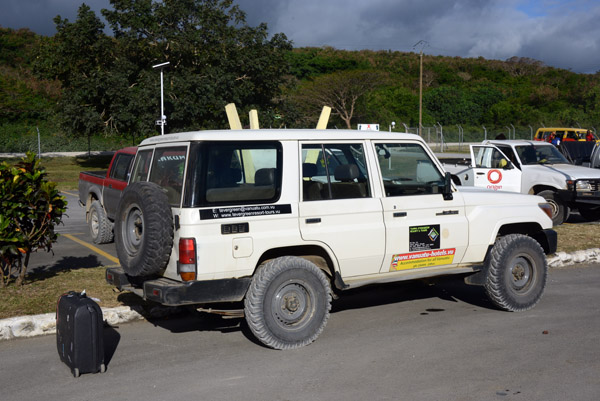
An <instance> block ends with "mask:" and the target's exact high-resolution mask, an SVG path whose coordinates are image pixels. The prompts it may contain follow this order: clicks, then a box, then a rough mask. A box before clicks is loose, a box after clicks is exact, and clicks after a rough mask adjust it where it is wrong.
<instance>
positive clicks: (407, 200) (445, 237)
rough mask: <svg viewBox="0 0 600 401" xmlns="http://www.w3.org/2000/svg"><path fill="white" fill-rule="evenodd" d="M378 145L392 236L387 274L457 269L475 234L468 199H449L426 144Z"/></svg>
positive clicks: (387, 252)
mask: <svg viewBox="0 0 600 401" xmlns="http://www.w3.org/2000/svg"><path fill="white" fill-rule="evenodd" d="M373 146H374V147H375V151H376V154H377V155H378V156H377V157H378V162H379V163H378V164H379V169H380V174H381V182H380V185H381V187H382V190H383V196H382V198H381V202H382V205H383V218H384V223H385V233H386V236H385V258H384V260H383V263H382V265H381V268H380V271H381V273H386V272H394V271H406V272H407V273H409V274H412V272H414V271H415V270H421V269H439V268H445V267H448V268H453V267H454V266H455V265H456V264H458V263H459V262H460V261H461V259H462V258H463V256H464V253H465V251H466V248H467V244H468V236H469V230H468V222H467V218H466V216H465V207H464V201H463V198H462V195H461V194H460V192H454V193H453V194H452V195H453V196H452V198H451V199H450V197H445V196H444V193H443V192H444V189H443V188H444V184H445V180H444V175H443V174H442V172H441V170H440V169H439V168H438V166H437V165H436V163H434V161H433V158H432V156H431V155H430V153H429V152H428V151H427V150H426V149H425V147H424V146H423V145H422V144H421V143H418V142H391V141H381V142H379V141H377V142H375V143H374V144H373ZM445 198H446V199H445Z"/></svg>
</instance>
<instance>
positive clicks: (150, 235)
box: [114, 182, 173, 276]
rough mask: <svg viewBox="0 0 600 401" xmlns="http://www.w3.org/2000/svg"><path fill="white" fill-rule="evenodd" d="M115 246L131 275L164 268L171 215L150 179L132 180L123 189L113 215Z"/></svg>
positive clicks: (160, 191)
mask: <svg viewBox="0 0 600 401" xmlns="http://www.w3.org/2000/svg"><path fill="white" fill-rule="evenodd" d="M114 233H115V245H116V247H117V255H118V257H119V262H120V263H121V267H122V268H123V270H124V271H125V273H127V274H128V275H130V276H150V275H154V274H157V273H159V272H160V271H161V270H163V269H164V268H165V267H166V265H167V263H168V261H169V257H170V255H171V249H172V247H173V215H172V213H171V207H170V206H169V200H168V198H167V194H166V193H165V191H164V190H163V189H162V188H161V187H160V186H159V185H157V184H155V183H152V182H135V183H133V184H131V185H129V186H127V188H125V191H123V195H122V196H121V200H120V201H119V206H118V207H117V214H116V216H115V226H114Z"/></svg>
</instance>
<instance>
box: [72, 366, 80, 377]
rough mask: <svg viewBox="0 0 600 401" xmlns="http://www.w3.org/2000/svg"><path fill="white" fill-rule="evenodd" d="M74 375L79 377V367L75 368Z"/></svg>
mask: <svg viewBox="0 0 600 401" xmlns="http://www.w3.org/2000/svg"><path fill="white" fill-rule="evenodd" d="M73 376H74V377H79V369H77V368H75V369H73Z"/></svg>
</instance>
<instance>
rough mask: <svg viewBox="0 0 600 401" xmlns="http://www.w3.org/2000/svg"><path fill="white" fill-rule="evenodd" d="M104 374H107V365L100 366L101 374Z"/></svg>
mask: <svg viewBox="0 0 600 401" xmlns="http://www.w3.org/2000/svg"><path fill="white" fill-rule="evenodd" d="M104 372H106V365H105V364H102V365H100V373H104Z"/></svg>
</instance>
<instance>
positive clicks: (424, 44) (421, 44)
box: [413, 40, 427, 137]
mask: <svg viewBox="0 0 600 401" xmlns="http://www.w3.org/2000/svg"><path fill="white" fill-rule="evenodd" d="M417 46H420V47H421V49H420V51H419V131H418V133H419V136H420V137H422V136H423V135H422V132H421V129H422V128H421V127H422V126H423V49H424V48H425V46H427V42H425V41H424V40H419V41H418V42H417V43H415V45H414V46H413V49H415V48H416V47H417Z"/></svg>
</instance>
